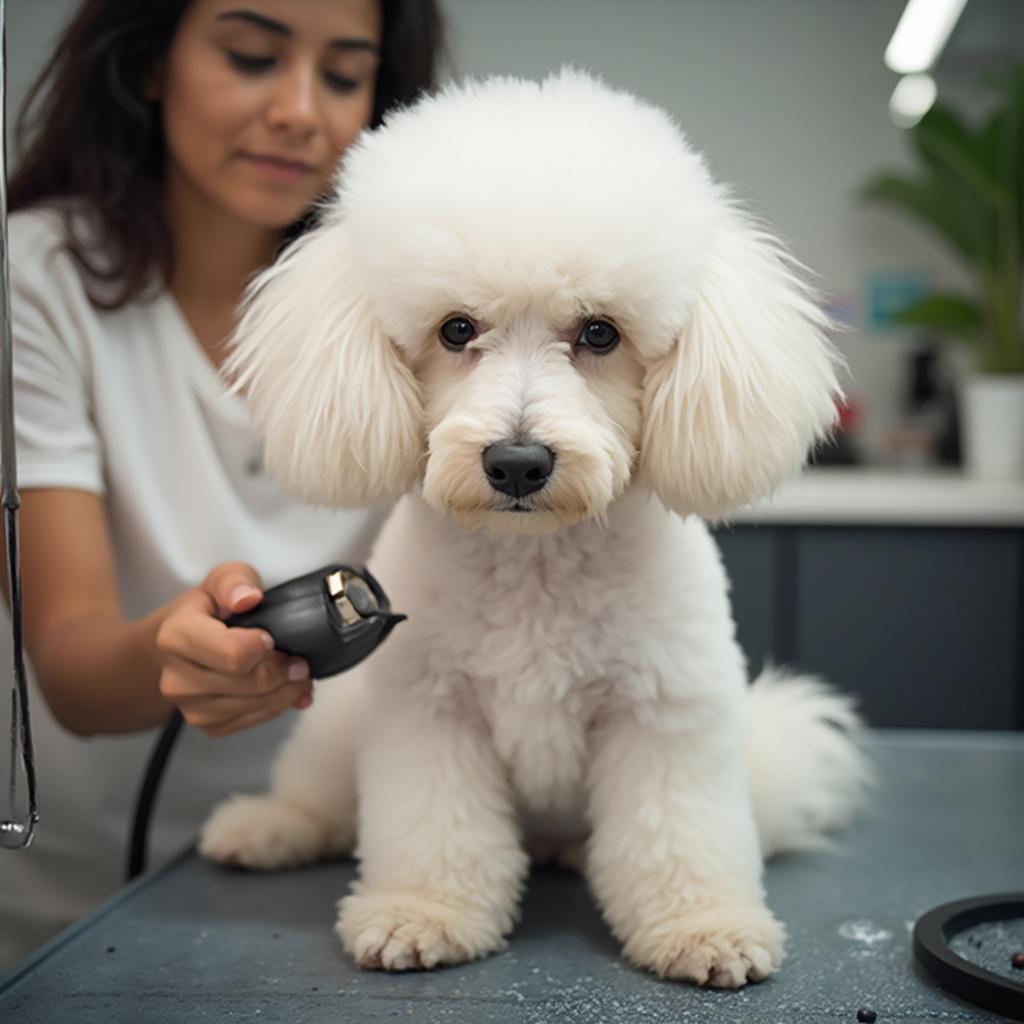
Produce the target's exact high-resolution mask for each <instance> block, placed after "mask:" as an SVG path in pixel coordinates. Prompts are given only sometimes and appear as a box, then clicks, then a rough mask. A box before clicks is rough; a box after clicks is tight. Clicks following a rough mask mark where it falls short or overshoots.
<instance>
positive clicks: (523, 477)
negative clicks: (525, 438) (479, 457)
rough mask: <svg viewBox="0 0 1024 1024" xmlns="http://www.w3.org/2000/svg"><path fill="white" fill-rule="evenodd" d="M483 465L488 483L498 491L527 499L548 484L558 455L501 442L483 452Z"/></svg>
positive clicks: (541, 448) (542, 447) (534, 446)
mask: <svg viewBox="0 0 1024 1024" xmlns="http://www.w3.org/2000/svg"><path fill="white" fill-rule="evenodd" d="M483 461H484V472H485V473H486V474H487V480H488V482H489V483H490V485H491V486H492V487H493V488H494V489H495V490H496V491H501V493H502V494H510V495H512V497H513V498H525V497H526V495H527V494H533V492H534V491H539V490H540V489H541V488H542V487H543V486H544V485H545V484H546V483H547V482H548V477H549V476H551V470H552V469H554V466H555V453H554V452H553V451H552V450H551V449H550V448H548V447H547V446H546V445H542V444H505V443H503V442H499V443H498V444H492V445H491V446H490V447H489V448H486V449H484V457H483Z"/></svg>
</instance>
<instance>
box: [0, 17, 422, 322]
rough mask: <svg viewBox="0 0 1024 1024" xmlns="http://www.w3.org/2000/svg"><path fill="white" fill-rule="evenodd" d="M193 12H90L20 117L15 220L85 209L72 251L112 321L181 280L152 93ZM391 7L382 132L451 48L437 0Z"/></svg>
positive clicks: (62, 44)
mask: <svg viewBox="0 0 1024 1024" xmlns="http://www.w3.org/2000/svg"><path fill="white" fill-rule="evenodd" d="M189 2H190V0H84V2H83V3H82V5H81V7H80V8H79V9H78V11H77V13H76V14H75V16H74V18H73V19H72V20H71V22H70V23H69V24H68V26H67V27H66V28H65V30H64V32H63V34H62V35H61V37H60V40H59V41H58V43H57V48H56V50H55V51H54V53H53V56H52V57H51V58H50V60H49V61H48V62H47V64H46V66H45V67H44V68H43V70H42V72H41V73H40V75H39V77H38V78H37V79H36V81H35V83H34V84H33V86H32V88H31V90H30V91H29V94H28V96H27V98H26V100H25V102H24V104H23V105H22V108H21V111H20V113H19V115H18V121H17V132H16V138H17V142H18V148H19V150H21V151H22V156H21V159H20V160H19V162H18V166H17V169H16V171H15V173H14V174H13V176H12V178H11V181H10V184H9V186H8V208H9V209H10V210H11V211H12V212H13V211H16V210H22V209H26V208H28V207H30V206H34V205H36V204H39V203H42V202H46V201H52V200H62V199H69V200H74V201H75V202H74V204H73V207H72V205H71V204H68V205H65V207H64V216H65V229H66V234H67V248H68V251H69V252H70V253H71V255H72V257H73V258H74V259H75V261H76V262H77V263H78V264H79V266H80V267H81V268H82V269H83V271H84V272H85V276H86V279H87V281H91V282H93V284H94V285H96V286H99V287H98V288H97V287H90V288H89V295H90V298H91V300H92V301H93V303H94V304H95V305H96V306H97V307H99V308H101V309H118V308H120V307H121V306H123V305H124V304H125V303H127V302H129V301H131V300H132V299H134V298H136V297H137V296H138V295H140V294H141V293H143V292H144V291H146V289H147V288H148V287H149V286H150V285H151V284H152V283H153V282H154V280H156V281H161V282H163V281H167V280H168V279H169V277H170V272H171V267H172V261H173V257H174V254H173V252H172V249H171V239H170V233H169V232H168V230H167V225H166V224H165V222H164V218H163V211H162V204H161V201H160V200H161V194H160V193H161V188H162V181H163V173H164V156H165V154H164V143H163V131H162V126H161V124H160V114H159V107H158V105H157V104H155V103H152V102H149V101H147V100H146V99H145V98H144V97H143V85H144V82H145V80H146V77H147V76H148V75H151V74H152V73H153V69H154V68H155V67H156V66H158V62H159V60H160V58H161V57H163V56H164V55H165V54H166V53H167V51H168V50H169V49H170V45H171V40H172V39H173V37H174V34H175V32H176V31H177V28H178V25H179V23H180V22H181V18H182V15H183V14H184V13H185V10H186V8H187V7H188V4H189ZM379 2H380V9H381V15H382V35H381V54H380V63H379V66H378V71H377V82H376V97H375V102H374V110H373V119H372V121H371V124H373V125H377V124H379V123H380V120H381V118H382V117H383V115H384V114H385V113H386V112H387V111H388V110H389V109H390V108H391V107H393V106H396V105H400V104H404V103H409V102H411V101H412V100H414V99H415V98H416V96H417V95H419V93H420V92H422V91H424V90H427V89H430V88H431V87H432V86H433V85H434V84H435V81H436V74H437V64H438V60H439V58H440V54H441V47H442V25H441V16H440V12H439V10H438V7H437V3H436V0H379ZM83 210H84V211H86V212H87V213H88V215H89V220H91V223H89V220H87V222H86V224H85V225H84V228H83V225H81V222H80V220H79V219H78V218H76V217H74V216H73V212H74V213H76V214H81V212H82V211H83ZM76 225H77V226H76ZM302 226H303V224H302V223H300V225H298V226H297V227H296V230H301V228H302ZM83 230H84V234H83ZM294 233H295V232H294V231H293V232H292V234H294ZM97 238H98V239H102V244H97V243H96V242H95V239H97ZM90 239H92V241H90Z"/></svg>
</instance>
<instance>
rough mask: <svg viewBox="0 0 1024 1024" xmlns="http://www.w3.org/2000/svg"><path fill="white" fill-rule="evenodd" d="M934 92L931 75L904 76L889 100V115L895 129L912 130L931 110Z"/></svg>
mask: <svg viewBox="0 0 1024 1024" xmlns="http://www.w3.org/2000/svg"><path fill="white" fill-rule="evenodd" d="M936 92H937V90H936V88H935V79H934V78H932V76H931V75H904V76H903V77H902V78H901V79H900V80H899V81H898V82H897V83H896V88H895V89H893V91H892V98H891V99H890V100H889V114H890V116H891V117H892V120H893V123H894V124H895V125H896V127H897V128H913V127H914V125H915V124H917V122H918V121H920V120H921V118H922V117H924V115H925V114H927V113H928V111H929V110H930V109H931V105H932V104H933V103H934V102H935V94H936Z"/></svg>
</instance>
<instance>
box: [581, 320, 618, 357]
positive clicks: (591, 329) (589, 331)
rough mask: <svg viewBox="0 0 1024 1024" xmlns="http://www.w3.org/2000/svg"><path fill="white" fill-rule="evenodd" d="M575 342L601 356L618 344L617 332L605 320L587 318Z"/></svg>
mask: <svg viewBox="0 0 1024 1024" xmlns="http://www.w3.org/2000/svg"><path fill="white" fill-rule="evenodd" d="M576 343H577V344H578V345H586V346H587V348H589V349H590V351H591V352H594V353H596V354H597V355H602V356H603V355H604V354H605V353H607V352H611V350H612V349H613V348H615V346H616V345H618V343H619V332H618V331H617V330H616V329H615V327H614V326H613V325H612V324H610V323H608V321H607V320H588V321H587V322H586V323H585V324H584V325H583V330H582V331H580V335H579V337H578V338H577V339H576Z"/></svg>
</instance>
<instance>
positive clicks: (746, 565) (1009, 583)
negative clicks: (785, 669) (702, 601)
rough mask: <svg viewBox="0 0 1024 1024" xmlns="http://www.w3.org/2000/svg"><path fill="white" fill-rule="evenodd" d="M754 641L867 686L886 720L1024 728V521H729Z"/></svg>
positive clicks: (758, 648)
mask: <svg viewBox="0 0 1024 1024" xmlns="http://www.w3.org/2000/svg"><path fill="white" fill-rule="evenodd" d="M716 537H717V539H718V542H719V545H720V547H721V550H722V556H723V559H724V561H725V565H726V568H727V570H728V572H729V575H730V578H731V580H732V596H733V610H734V613H735V616H736V621H737V630H738V636H739V640H740V643H741V644H742V645H743V648H744V650H745V651H746V653H747V656H748V658H749V660H750V663H751V670H752V672H755V673H756V672H757V671H758V670H759V668H760V667H761V665H762V664H763V663H764V661H765V660H766V659H768V658H770V659H771V660H773V661H775V662H776V663H780V664H786V665H792V666H794V667H795V668H798V669H800V670H802V671H808V672H813V673H816V674H820V675H822V676H824V677H825V678H827V679H828V680H830V681H831V682H833V683H835V684H836V685H837V686H839V687H841V688H843V689H844V690H847V691H849V692H851V693H853V694H855V695H856V696H857V698H858V701H859V703H860V707H861V709H862V711H863V713H864V715H865V717H866V718H867V720H868V722H869V723H870V724H872V725H876V726H901V727H922V728H954V729H1021V728H1024V531H1021V530H1019V529H972V528H920V529H916V528H915V529H911V528H895V527H892V528H890V527H874V526H871V527H857V526H805V525H800V526H776V525H771V526H747V525H743V526H736V527H732V528H728V527H726V528H720V529H718V530H716Z"/></svg>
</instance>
